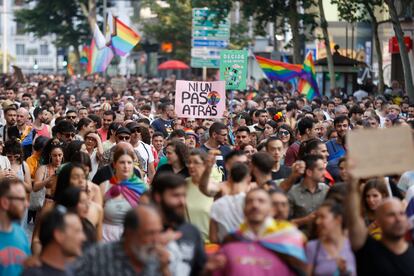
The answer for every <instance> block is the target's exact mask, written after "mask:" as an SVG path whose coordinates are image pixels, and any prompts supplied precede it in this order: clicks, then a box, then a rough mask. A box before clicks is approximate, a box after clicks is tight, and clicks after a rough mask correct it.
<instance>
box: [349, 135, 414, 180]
mask: <svg viewBox="0 0 414 276" xmlns="http://www.w3.org/2000/svg"><path fill="white" fill-rule="evenodd" d="M347 144H348V145H347V148H348V156H349V158H350V159H351V160H352V166H350V173H351V174H352V175H353V176H354V177H357V178H367V177H373V176H384V175H390V174H401V173H403V172H405V171H409V170H412V169H414V144H413V137H412V134H411V129H410V128H408V127H395V128H385V129H361V130H355V131H351V132H350V133H349V135H347Z"/></svg>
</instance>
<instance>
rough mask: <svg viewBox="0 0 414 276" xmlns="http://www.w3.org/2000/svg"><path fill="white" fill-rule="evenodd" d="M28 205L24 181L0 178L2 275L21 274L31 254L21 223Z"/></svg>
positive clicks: (0, 254) (0, 252)
mask: <svg viewBox="0 0 414 276" xmlns="http://www.w3.org/2000/svg"><path fill="white" fill-rule="evenodd" d="M27 207H28V202H27V200H26V190H25V188H24V185H23V182H22V181H21V180H19V179H17V178H13V177H3V178H2V179H1V180H0V275H20V273H21V272H22V269H23V261H24V260H25V259H26V258H27V256H28V255H30V246H29V241H28V239H27V236H26V233H25V232H24V230H23V228H22V227H21V226H20V225H19V224H20V221H21V220H22V218H23V216H24V212H25V210H26V208H27Z"/></svg>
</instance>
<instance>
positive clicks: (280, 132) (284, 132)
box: [278, 130, 290, 136]
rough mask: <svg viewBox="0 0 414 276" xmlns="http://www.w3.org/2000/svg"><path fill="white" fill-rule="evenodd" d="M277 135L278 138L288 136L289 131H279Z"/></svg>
mask: <svg viewBox="0 0 414 276" xmlns="http://www.w3.org/2000/svg"><path fill="white" fill-rule="evenodd" d="M278 133H279V135H280V136H289V135H290V133H289V131H287V130H279V132H278Z"/></svg>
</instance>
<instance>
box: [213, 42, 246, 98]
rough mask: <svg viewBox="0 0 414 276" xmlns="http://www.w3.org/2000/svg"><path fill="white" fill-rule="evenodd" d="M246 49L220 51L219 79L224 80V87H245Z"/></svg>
mask: <svg viewBox="0 0 414 276" xmlns="http://www.w3.org/2000/svg"><path fill="white" fill-rule="evenodd" d="M247 58H248V53H247V50H222V51H220V80H224V81H226V89H230V90H244V89H246V77H247Z"/></svg>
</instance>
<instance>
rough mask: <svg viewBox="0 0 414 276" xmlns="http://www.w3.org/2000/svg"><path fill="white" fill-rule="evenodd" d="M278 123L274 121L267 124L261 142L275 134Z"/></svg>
mask: <svg viewBox="0 0 414 276" xmlns="http://www.w3.org/2000/svg"><path fill="white" fill-rule="evenodd" d="M276 129H277V123H276V122H275V121H273V120H268V121H267V122H266V124H265V128H264V131H263V133H262V134H261V135H260V139H259V140H260V141H262V140H265V139H267V138H269V137H270V136H272V135H273V134H275V131H276Z"/></svg>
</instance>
